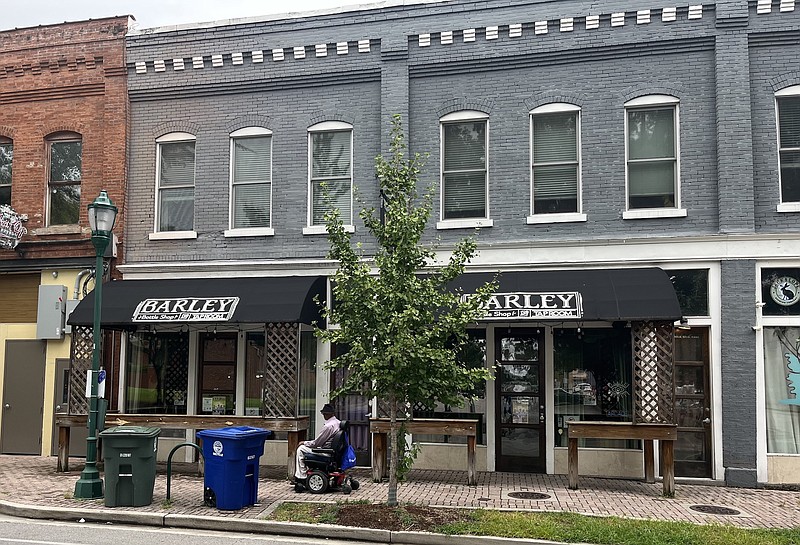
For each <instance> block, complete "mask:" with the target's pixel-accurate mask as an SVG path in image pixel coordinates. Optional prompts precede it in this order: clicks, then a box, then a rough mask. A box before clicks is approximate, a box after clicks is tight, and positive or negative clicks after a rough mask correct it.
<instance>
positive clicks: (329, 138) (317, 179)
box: [308, 121, 353, 225]
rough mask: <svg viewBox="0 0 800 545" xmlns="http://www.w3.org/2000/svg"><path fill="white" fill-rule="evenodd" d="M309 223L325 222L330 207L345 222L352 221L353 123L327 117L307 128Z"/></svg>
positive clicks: (349, 222)
mask: <svg viewBox="0 0 800 545" xmlns="http://www.w3.org/2000/svg"><path fill="white" fill-rule="evenodd" d="M308 131H309V134H308V142H309V155H310V158H309V171H310V176H309V177H310V184H309V185H310V201H311V204H310V214H309V215H310V217H309V225H324V224H325V212H327V211H328V210H329V208H330V207H332V208H336V209H338V210H339V215H340V217H341V219H342V222H344V224H345V225H352V224H353V212H352V210H353V168H352V164H353V127H352V126H351V125H349V124H347V123H342V122H338V121H327V122H323V123H319V124H317V125H314V126H312V127H310V128H309V129H308Z"/></svg>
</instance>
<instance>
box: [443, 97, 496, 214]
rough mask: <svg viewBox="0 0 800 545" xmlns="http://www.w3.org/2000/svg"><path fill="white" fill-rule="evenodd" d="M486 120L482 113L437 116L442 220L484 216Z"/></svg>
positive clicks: (486, 117) (485, 196)
mask: <svg viewBox="0 0 800 545" xmlns="http://www.w3.org/2000/svg"><path fill="white" fill-rule="evenodd" d="M487 119H488V116H487V115H486V114H484V113H483V112H455V113H453V114H448V115H446V116H445V117H443V118H442V119H441V123H442V162H441V163H442V219H443V220H451V219H463V218H486V217H488V215H487V211H488V206H487V201H488V194H487V193H488V183H487V172H488V170H487V160H486V157H487V134H486V133H487V124H488V120H487Z"/></svg>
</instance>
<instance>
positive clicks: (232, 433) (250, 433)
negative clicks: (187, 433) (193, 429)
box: [197, 426, 272, 439]
mask: <svg viewBox="0 0 800 545" xmlns="http://www.w3.org/2000/svg"><path fill="white" fill-rule="evenodd" d="M259 435H262V436H263V437H264V438H265V439H266V438H267V437H269V436H270V435H272V432H271V431H270V430H267V429H264V428H254V427H252V426H231V427H228V428H217V429H210V430H201V431H198V432H197V436H198V437H211V438H216V439H245V438H247V437H257V436H259Z"/></svg>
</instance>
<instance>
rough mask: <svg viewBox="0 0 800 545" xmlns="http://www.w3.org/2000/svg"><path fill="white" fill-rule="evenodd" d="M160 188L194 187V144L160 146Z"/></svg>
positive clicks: (181, 143) (182, 143)
mask: <svg viewBox="0 0 800 545" xmlns="http://www.w3.org/2000/svg"><path fill="white" fill-rule="evenodd" d="M159 148H160V150H161V172H160V176H159V184H160V186H161V187H170V186H187V185H188V186H193V185H194V142H170V143H165V144H160V145H159Z"/></svg>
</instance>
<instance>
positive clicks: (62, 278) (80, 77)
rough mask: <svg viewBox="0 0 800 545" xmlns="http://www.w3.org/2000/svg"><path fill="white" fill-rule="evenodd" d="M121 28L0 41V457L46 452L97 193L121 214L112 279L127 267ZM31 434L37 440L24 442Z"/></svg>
mask: <svg viewBox="0 0 800 545" xmlns="http://www.w3.org/2000/svg"><path fill="white" fill-rule="evenodd" d="M128 22H129V17H128V16H121V17H113V18H106V19H97V20H89V21H81V22H75V23H63V24H58V25H47V26H38V27H35V28H23V29H15V30H9V31H3V32H0V388H2V390H0V391H1V392H2V403H3V405H2V406H3V407H4V410H3V411H2V412H0V452H2V453H12V452H20V453H30V454H34V453H37V454H38V453H40V452H41V453H42V454H48V453H49V452H50V451H51V450H52V449H51V443H52V435H51V432H50V430H51V428H52V414H53V407H54V406H55V407H56V409H57V407H58V405H59V404H60V396H61V395H62V392H64V391H65V389H64V388H63V385H62V384H61V383H60V380H61V377H62V376H64V373H63V372H62V367H63V365H64V364H65V362H66V360H67V359H68V358H69V347H70V339H69V337H70V335H69V328H68V327H65V323H64V322H63V321H62V320H63V316H64V314H65V311H66V309H67V307H71V303H70V302H69V300H75V299H80V298H81V297H82V295H83V293H82V292H83V291H84V290H85V289H91V287H92V282H91V278H92V269H93V267H94V255H95V251H94V247H93V246H92V243H91V240H90V235H91V233H90V229H89V224H88V220H87V209H86V207H87V205H88V204H89V203H91V202H92V201H93V200H94V199H95V197H97V195H98V194H99V193H100V190H101V189H106V190H107V191H108V195H109V196H110V197H111V199H112V200H113V201H114V203H115V204H116V205H117V207H118V208H119V215H118V217H117V223H116V227H115V229H114V234H115V235H116V236H117V240H118V244H116V245H113V244H112V246H113V248H112V249H110V250H109V252H113V251H115V252H116V258H117V259H116V260H114V259H112V260H110V261H111V263H112V270H113V264H114V263H115V261H117V260H119V259H120V258H121V255H122V254H121V252H122V240H123V232H122V231H123V226H124V224H125V217H124V209H125V177H126V160H127V158H126V142H127V129H128V99H127V84H126V67H125V34H126V33H127V30H128ZM21 400H27V402H26V403H20V401H21ZM31 400H35V401H36V403H31V402H30V401H31ZM39 400H41V403H39ZM54 404H55V405H54ZM36 428H39V429H41V430H43V432H42V436H41V437H35V435H36V434H30V433H28V434H22V433H21V430H24V429H27V430H30V429H36ZM30 435H34V437H29V436H30Z"/></svg>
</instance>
